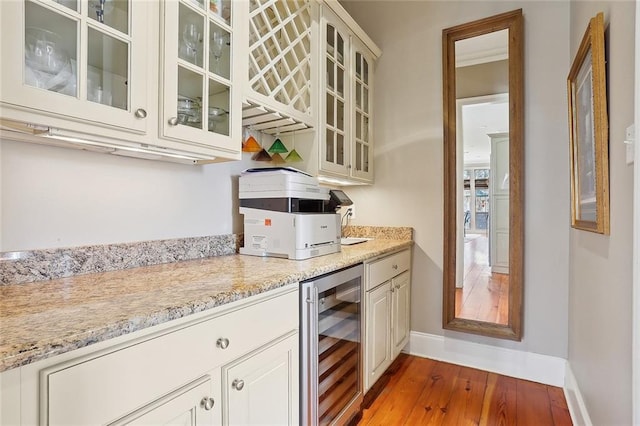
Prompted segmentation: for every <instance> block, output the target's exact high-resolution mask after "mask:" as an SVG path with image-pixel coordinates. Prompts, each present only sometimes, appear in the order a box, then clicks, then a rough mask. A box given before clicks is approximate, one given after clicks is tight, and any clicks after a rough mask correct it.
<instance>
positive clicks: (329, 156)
mask: <svg viewBox="0 0 640 426" xmlns="http://www.w3.org/2000/svg"><path fill="white" fill-rule="evenodd" d="M333 137H334V133H333V132H332V131H331V130H327V137H326V140H325V155H324V156H325V160H326V161H328V162H329V163H333V161H334V158H335V156H334V149H333Z"/></svg>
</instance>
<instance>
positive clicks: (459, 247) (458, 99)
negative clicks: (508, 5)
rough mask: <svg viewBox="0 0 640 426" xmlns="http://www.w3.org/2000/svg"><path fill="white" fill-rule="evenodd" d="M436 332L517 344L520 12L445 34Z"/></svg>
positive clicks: (520, 203) (520, 238) (520, 246)
mask: <svg viewBox="0 0 640 426" xmlns="http://www.w3.org/2000/svg"><path fill="white" fill-rule="evenodd" d="M443 61H444V63H443V70H444V73H443V94H444V216H445V221H444V271H443V277H444V278H443V327H444V328H445V329H448V330H456V331H464V332H469V333H475V334H482V335H486V336H492V337H500V338H507V339H513V340H519V339H520V338H521V333H522V327H521V317H522V313H521V306H522V286H523V267H522V266H523V239H524V226H523V218H522V213H523V211H522V207H523V188H524V185H523V171H522V169H523V164H524V161H523V159H524V157H523V156H524V151H523V120H524V119H523V117H524V111H523V110H524V108H523V87H524V84H523V73H522V69H523V31H522V10H515V11H512V12H507V13H503V14H500V15H495V16H492V17H489V18H485V19H481V20H478V21H474V22H469V23H466V24H462V25H458V26H456V27H452V28H447V29H445V30H443Z"/></svg>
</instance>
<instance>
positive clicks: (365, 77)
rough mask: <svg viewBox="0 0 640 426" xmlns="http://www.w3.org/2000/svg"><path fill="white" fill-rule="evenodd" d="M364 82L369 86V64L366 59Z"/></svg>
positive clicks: (364, 60) (363, 63)
mask: <svg viewBox="0 0 640 426" xmlns="http://www.w3.org/2000/svg"><path fill="white" fill-rule="evenodd" d="M362 81H363V82H364V84H369V63H368V62H367V60H366V59H364V57H363V58H362Z"/></svg>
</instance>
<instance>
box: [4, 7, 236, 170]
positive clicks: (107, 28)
mask: <svg viewBox="0 0 640 426" xmlns="http://www.w3.org/2000/svg"><path fill="white" fill-rule="evenodd" d="M240 4H242V2H238V1H231V0H166V1H162V2H152V1H134V0H58V1H53V0H25V1H6V2H0V23H1V24H2V31H3V37H2V40H1V42H0V43H1V46H2V52H3V61H2V73H0V74H1V75H2V77H0V78H1V83H2V93H0V129H1V130H2V132H3V133H2V136H3V137H5V138H7V139H15V140H24V141H27V142H39V143H48V144H54V145H62V146H72V147H79V148H83V149H91V150H97V151H100V152H107V153H112V154H118V155H127V156H134V157H142V158H148V159H158V160H169V161H179V162H186V163H195V162H199V161H201V162H209V161H222V160H237V159H240V152H241V126H242V124H241V123H242V93H241V89H240V87H238V84H237V82H238V81H240V79H239V78H237V76H244V75H246V61H242V60H241V59H240V58H241V56H240V55H238V54H237V53H235V49H236V47H235V45H236V43H237V42H238V38H239V37H240V44H242V43H243V42H244V39H243V38H242V37H243V34H240V35H238V34H236V31H235V29H236V28H238V26H239V25H241V23H242V22H246V20H247V16H246V13H244V14H243V13H242V8H241V7H238V5H240ZM236 9H239V10H240V13H237V10H236ZM9 35H12V36H9Z"/></svg>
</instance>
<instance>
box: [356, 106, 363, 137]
mask: <svg viewBox="0 0 640 426" xmlns="http://www.w3.org/2000/svg"><path fill="white" fill-rule="evenodd" d="M356 138H357V139H362V114H361V113H360V112H359V111H357V112H356Z"/></svg>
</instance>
